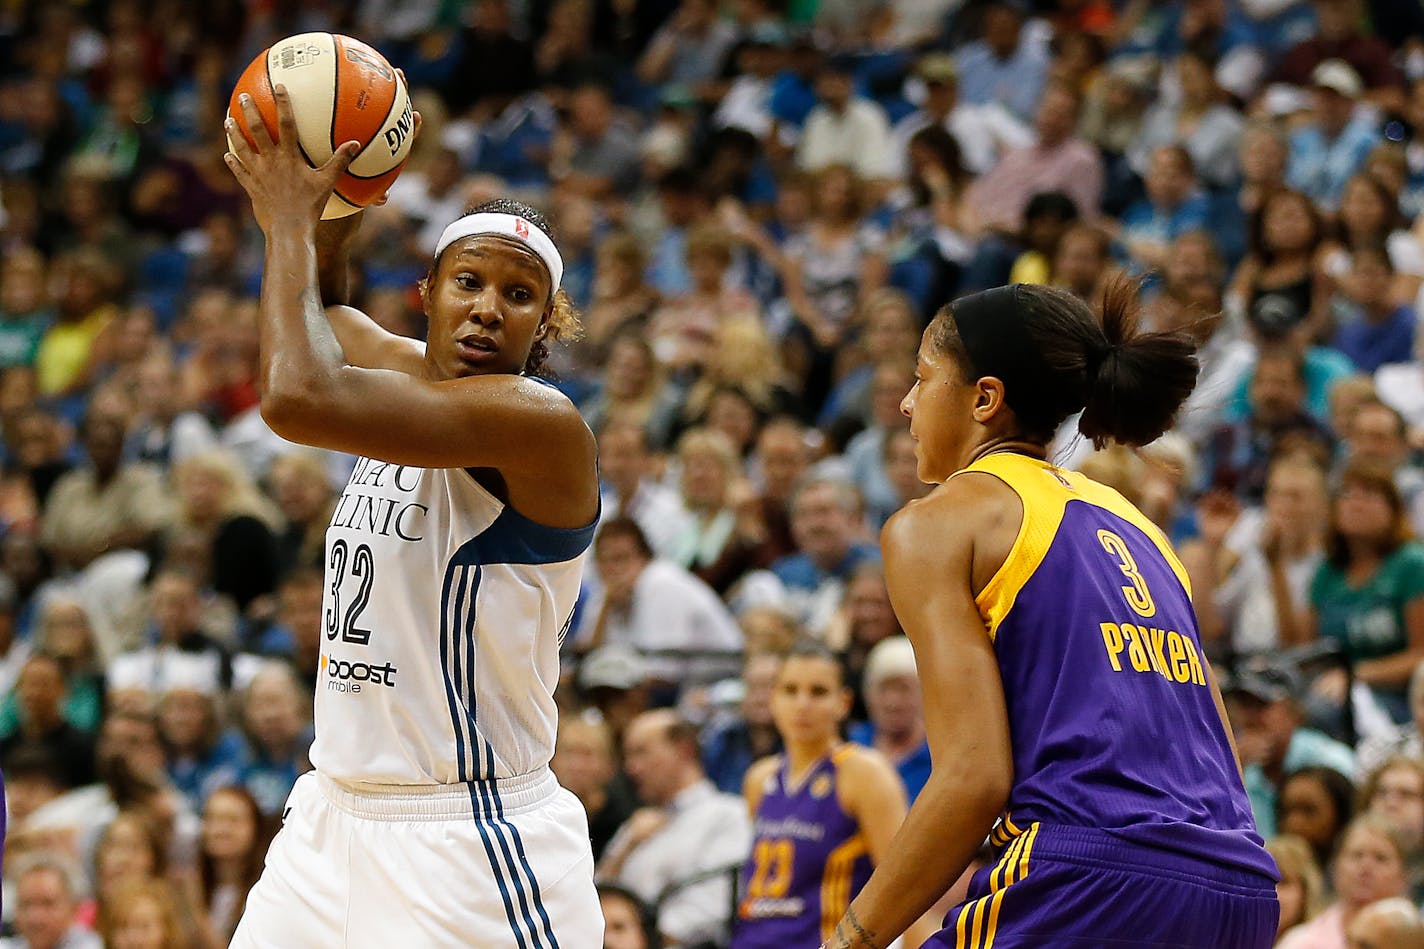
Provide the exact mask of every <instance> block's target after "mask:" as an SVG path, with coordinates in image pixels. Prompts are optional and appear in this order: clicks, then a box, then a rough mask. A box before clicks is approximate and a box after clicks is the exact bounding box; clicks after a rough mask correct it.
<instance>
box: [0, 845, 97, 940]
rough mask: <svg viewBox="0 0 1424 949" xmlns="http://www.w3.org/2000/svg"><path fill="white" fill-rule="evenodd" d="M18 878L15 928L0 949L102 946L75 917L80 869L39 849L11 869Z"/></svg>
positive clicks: (14, 876) (12, 875)
mask: <svg viewBox="0 0 1424 949" xmlns="http://www.w3.org/2000/svg"><path fill="white" fill-rule="evenodd" d="M6 876H8V877H10V878H12V879H13V880H14V881H15V903H16V906H15V930H16V934H15V935H14V936H12V937H11V938H9V939H0V949H101V947H102V946H103V943H102V942H101V941H100V940H99V937H97V936H95V935H94V934H93V933H92V932H89V931H88V930H86V929H83V928H81V927H80V925H79V924H78V922H76V920H75V914H76V913H77V912H78V910H79V900H80V898H81V896H82V891H81V889H80V884H79V872H78V870H77V869H76V868H74V867H71V866H70V865H69V864H68V863H67V862H65V861H63V860H62V859H60V858H59V857H58V856H55V855H53V854H49V853H43V852H41V853H37V854H34V855H32V856H30V857H27V858H25V859H23V860H19V861H16V865H15V866H14V867H11V868H10V869H9V872H8V873H7V874H6Z"/></svg>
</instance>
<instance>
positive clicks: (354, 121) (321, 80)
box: [228, 33, 414, 220]
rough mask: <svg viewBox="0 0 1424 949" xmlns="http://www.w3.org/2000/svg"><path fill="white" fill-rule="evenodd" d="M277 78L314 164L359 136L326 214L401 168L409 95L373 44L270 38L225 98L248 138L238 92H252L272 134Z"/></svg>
mask: <svg viewBox="0 0 1424 949" xmlns="http://www.w3.org/2000/svg"><path fill="white" fill-rule="evenodd" d="M277 85H284V86H286V87H287V92H288V94H289V95H290V97H291V102H292V112H293V115H294V116H295V118H296V123H297V133H298V139H299V141H300V144H301V148H302V154H303V155H305V156H306V159H307V162H308V163H310V164H311V165H312V167H314V168H315V167H318V166H320V165H322V164H324V163H325V162H326V161H327V160H328V159H330V158H331V156H332V153H333V152H335V150H336V148H337V146H339V145H341V144H342V143H344V142H350V141H356V142H360V143H361V146H362V147H361V151H360V153H358V154H357V156H356V159H355V160H354V161H352V162H351V166H350V167H349V168H347V169H346V171H345V173H343V174H342V176H341V177H340V178H339V179H338V180H337V182H336V190H335V192H334V193H333V194H332V196H331V199H330V200H329V201H327V203H326V207H325V208H324V209H323V210H322V214H321V216H322V218H323V219H324V220H329V219H331V218H338V217H345V216H346V215H348V214H355V213H356V212H357V211H359V210H361V209H362V208H364V207H365V206H366V205H368V204H370V203H371V202H372V201H374V200H376V199H377V198H378V197H380V196H381V195H382V194H383V193H384V192H385V191H386V189H387V188H389V187H390V186H391V183H392V182H394V181H395V180H396V177H397V176H398V175H400V172H401V167H402V166H403V165H404V164H405V160H406V156H407V155H409V154H410V144H411V140H412V135H411V133H412V131H414V124H413V119H412V116H411V108H410V97H409V95H407V93H406V88H405V82H404V81H402V79H401V77H400V75H399V74H398V73H397V72H396V71H395V69H394V68H393V67H392V66H391V64H390V63H388V62H386V58H385V57H384V56H382V55H381V54H380V53H378V52H376V50H374V49H372V48H371V47H370V46H367V45H366V44H365V43H363V42H361V41H360V40H355V39H352V38H351V37H349V36H342V35H341V34H339V33H298V34H297V35H295V36H289V37H287V38H286V39H284V40H280V41H278V42H276V43H273V44H272V45H271V46H270V47H268V48H267V49H266V50H265V51H263V53H262V54H261V55H259V56H258V57H257V58H256V59H254V60H253V61H252V63H251V64H250V65H249V66H248V67H247V69H246V70H244V71H243V73H242V77H241V78H240V79H238V81H237V88H235V89H234V90H233V91H232V98H231V100H230V101H229V102H228V115H230V116H231V117H232V118H233V120H234V121H235V122H236V123H237V127H238V129H239V130H240V131H241V132H242V134H243V136H245V137H246V138H247V141H248V143H249V144H252V136H251V134H250V133H249V131H248V128H247V122H246V120H245V119H244V117H243V114H242V109H241V108H240V107H239V105H238V96H240V95H241V94H242V93H244V92H245V93H247V94H248V95H250V96H251V97H252V100H253V102H254V103H255V104H256V106H257V109H258V111H259V112H260V113H261V115H262V121H263V124H265V125H266V126H267V132H268V134H270V135H271V136H272V138H273V139H276V138H277V100H276V98H275V97H274V95H273V92H272V89H273V87H274V86H277ZM230 148H231V142H230V141H229V149H230Z"/></svg>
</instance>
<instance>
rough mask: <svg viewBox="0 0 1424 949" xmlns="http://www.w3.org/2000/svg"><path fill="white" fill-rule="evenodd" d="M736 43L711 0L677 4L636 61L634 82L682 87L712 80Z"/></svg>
mask: <svg viewBox="0 0 1424 949" xmlns="http://www.w3.org/2000/svg"><path fill="white" fill-rule="evenodd" d="M736 39H737V34H736V31H735V30H734V29H733V27H732V26H731V24H729V23H727V22H725V21H724V20H723V19H722V18H721V17H720V16H718V10H717V5H716V4H715V3H714V2H712V0H681V2H680V3H678V4H677V9H676V11H675V12H674V13H673V15H672V16H671V17H669V18H668V20H667V22H665V23H664V24H663V26H662V28H661V29H659V30H658V31H657V33H655V34H654V35H653V38H652V41H651V42H649V43H648V47H647V49H646V51H645V52H644V53H643V56H642V58H641V59H640V60H639V61H638V66H637V73H638V78H639V79H640V80H642V81H643V82H645V83H648V84H649V85H661V84H664V83H678V84H681V85H686V86H696V85H697V84H698V83H703V82H707V81H709V80H712V79H715V78H717V76H718V75H719V74H720V73H721V72H722V67H723V64H724V61H725V60H726V57H727V54H728V53H730V52H731V50H732V45H733V44H734V43H735V42H736Z"/></svg>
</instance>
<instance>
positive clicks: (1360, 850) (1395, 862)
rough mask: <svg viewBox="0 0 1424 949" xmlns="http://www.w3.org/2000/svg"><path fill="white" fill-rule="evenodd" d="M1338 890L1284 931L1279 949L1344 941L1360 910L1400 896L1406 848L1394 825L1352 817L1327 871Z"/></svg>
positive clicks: (1317, 948)
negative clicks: (1314, 911) (1313, 915)
mask: <svg viewBox="0 0 1424 949" xmlns="http://www.w3.org/2000/svg"><path fill="white" fill-rule="evenodd" d="M1330 879H1331V882H1332V883H1333V888H1334V890H1335V893H1336V894H1337V898H1336V900H1335V902H1333V903H1331V904H1330V906H1329V907H1327V908H1326V909H1325V911H1324V912H1323V913H1321V914H1320V915H1319V916H1317V917H1316V918H1315V919H1313V920H1311V921H1310V922H1308V923H1305V924H1303V925H1301V926H1297V927H1296V928H1295V929H1292V930H1291V931H1290V932H1288V933H1286V934H1285V936H1284V937H1283V938H1282V939H1281V941H1280V942H1279V943H1277V946H1278V947H1279V949H1329V947H1331V946H1341V945H1345V932H1346V931H1347V930H1348V929H1349V928H1350V927H1351V925H1352V924H1353V923H1354V921H1355V918H1356V916H1358V915H1359V913H1360V911H1361V910H1363V909H1364V908H1365V907H1367V906H1369V905H1370V904H1371V903H1375V902H1378V901H1379V900H1385V899H1390V898H1393V897H1399V896H1403V895H1404V893H1405V891H1406V884H1405V879H1404V849H1403V847H1402V846H1401V845H1400V843H1399V839H1398V834H1396V833H1395V831H1394V828H1392V827H1391V826H1390V825H1389V824H1387V823H1385V821H1384V820H1383V819H1381V818H1379V817H1376V816H1374V815H1371V814H1366V815H1364V816H1362V817H1357V818H1355V820H1354V821H1352V822H1351V823H1350V826H1349V827H1347V828H1346V829H1345V833H1344V834H1343V835H1342V836H1341V839H1340V852H1339V854H1338V855H1337V856H1336V858H1335V860H1334V864H1333V867H1332V870H1331V873H1330Z"/></svg>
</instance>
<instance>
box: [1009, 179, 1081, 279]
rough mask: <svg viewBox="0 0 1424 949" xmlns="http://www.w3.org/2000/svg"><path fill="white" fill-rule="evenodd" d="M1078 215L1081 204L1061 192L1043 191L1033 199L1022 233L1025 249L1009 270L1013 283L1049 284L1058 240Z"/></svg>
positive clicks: (1025, 214) (1021, 243)
mask: <svg viewBox="0 0 1424 949" xmlns="http://www.w3.org/2000/svg"><path fill="white" fill-rule="evenodd" d="M1078 217H1079V215H1078V206H1077V205H1076V204H1074V203H1073V199H1072V198H1071V197H1069V196H1068V195H1066V194H1064V193H1063V192H1061V191H1043V192H1040V193H1038V194H1036V195H1034V196H1033V197H1032V198H1030V199H1029V202H1028V205H1027V206H1025V207H1024V218H1023V227H1022V228H1021V229H1020V231H1019V235H1018V237H1019V247H1020V249H1021V251H1022V252H1021V253H1020V254H1019V255H1018V257H1017V258H1016V259H1015V260H1014V264H1013V266H1012V267H1011V268H1010V269H1009V283H1047V282H1048V281H1049V279H1050V277H1051V276H1052V267H1053V258H1054V257H1056V256H1057V255H1058V241H1059V240H1060V239H1061V238H1062V237H1063V234H1064V232H1065V231H1067V230H1068V228H1069V227H1072V226H1073V224H1074V223H1075V222H1076V221H1077V220H1078Z"/></svg>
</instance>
